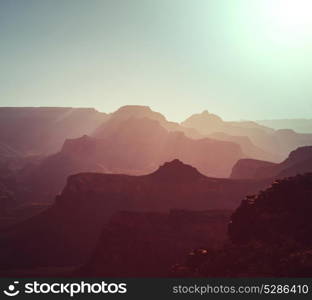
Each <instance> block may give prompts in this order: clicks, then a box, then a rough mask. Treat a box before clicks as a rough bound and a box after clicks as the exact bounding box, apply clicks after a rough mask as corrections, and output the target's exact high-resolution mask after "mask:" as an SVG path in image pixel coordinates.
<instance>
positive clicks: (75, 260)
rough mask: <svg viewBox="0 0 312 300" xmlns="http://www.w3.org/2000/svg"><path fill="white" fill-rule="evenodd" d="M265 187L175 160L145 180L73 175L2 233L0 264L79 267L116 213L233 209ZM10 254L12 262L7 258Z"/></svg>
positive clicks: (128, 177) (110, 176)
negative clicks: (37, 209) (49, 200)
mask: <svg viewBox="0 0 312 300" xmlns="http://www.w3.org/2000/svg"><path fill="white" fill-rule="evenodd" d="M266 184H267V183H266V182H263V181H254V182H245V181H238V180H235V181H231V180H226V179H213V178H207V177H205V176H204V175H202V174H200V173H199V172H198V171H197V170H196V169H194V168H193V167H191V166H187V165H184V164H183V163H181V162H179V161H177V160H176V161H173V162H171V163H167V164H165V165H163V166H161V167H160V168H159V169H158V170H157V171H156V172H154V173H152V174H150V175H145V176H127V175H113V174H93V173H84V174H77V175H73V176H70V177H69V178H68V182H67V185H66V187H65V188H64V190H63V192H62V193H61V195H59V196H58V197H57V198H56V202H55V204H54V205H53V206H52V207H51V208H49V209H47V210H46V211H45V212H43V213H42V214H40V215H38V216H35V217H33V218H31V219H29V220H27V221H25V222H24V223H22V224H20V225H17V226H16V227H14V228H13V229H12V230H10V231H8V232H7V233H6V234H5V236H4V237H3V238H2V240H1V241H2V242H3V243H5V244H6V248H5V249H6V250H4V251H3V252H2V256H1V257H2V258H1V262H2V263H5V264H7V265H8V266H10V265H11V267H12V264H13V265H14V264H15V265H17V266H23V265H24V266H27V265H28V266H35V265H45V266H47V265H49V266H51V265H76V264H80V263H83V262H84V261H85V260H86V259H87V258H88V257H89V256H90V255H91V252H92V251H93V248H94V247H95V244H96V241H97V239H98V237H99V235H100V232H101V230H102V228H103V225H104V224H105V222H107V220H108V219H109V217H110V216H111V215H112V214H114V213H116V212H118V211H123V210H127V211H139V212H147V211H154V212H168V211H169V210H170V209H188V210H206V209H233V208H235V207H236V206H237V205H238V203H239V201H240V199H241V198H242V197H244V196H245V195H247V194H250V193H254V192H256V191H258V190H260V189H261V188H263V187H264V186H265V185H266ZM27 240H31V241H33V242H32V243H31V244H29V243H27ZM16 251H18V252H19V256H18V258H15V259H10V258H11V255H12V253H15V252H16Z"/></svg>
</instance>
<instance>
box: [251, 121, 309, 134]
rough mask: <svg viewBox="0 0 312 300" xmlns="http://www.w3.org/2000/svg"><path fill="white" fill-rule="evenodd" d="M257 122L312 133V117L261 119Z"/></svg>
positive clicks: (275, 127)
mask: <svg viewBox="0 0 312 300" xmlns="http://www.w3.org/2000/svg"><path fill="white" fill-rule="evenodd" d="M257 123H259V124H261V125H264V126H268V127H271V128H274V129H276V130H278V129H284V128H288V129H292V130H294V131H296V132H300V133H312V119H276V120H260V121H257Z"/></svg>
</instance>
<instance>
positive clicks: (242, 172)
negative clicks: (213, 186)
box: [231, 146, 312, 179]
mask: <svg viewBox="0 0 312 300" xmlns="http://www.w3.org/2000/svg"><path fill="white" fill-rule="evenodd" d="M307 172H312V146H311V147H301V148H298V149H297V150H295V151H292V152H291V153H290V154H289V156H288V158H287V159H286V160H284V161H283V162H281V163H280V164H274V163H270V162H266V161H258V160H253V159H241V160H239V161H238V162H237V163H236V164H235V165H234V167H233V170H232V174H231V178H233V179H234V178H240V179H243V178H244V179H247V178H249V179H256V178H257V179H260V178H283V177H288V176H295V175H297V174H304V173H307Z"/></svg>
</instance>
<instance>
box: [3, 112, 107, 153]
mask: <svg viewBox="0 0 312 300" xmlns="http://www.w3.org/2000/svg"><path fill="white" fill-rule="evenodd" d="M105 118H106V114H105V113H100V112H98V111H96V110H95V109H93V108H70V107H69V108H65V107H38V108H35V107H2V108H0V142H1V143H4V144H6V145H8V146H10V147H12V148H13V149H15V151H19V152H21V153H23V154H49V153H54V152H56V151H58V150H59V149H60V148H61V146H62V144H63V143H64V141H65V139H67V138H77V137H79V136H81V135H83V134H90V133H91V132H92V131H93V130H95V128H97V127H98V126H99V125H100V124H101V123H102V122H103V121H104V120H105Z"/></svg>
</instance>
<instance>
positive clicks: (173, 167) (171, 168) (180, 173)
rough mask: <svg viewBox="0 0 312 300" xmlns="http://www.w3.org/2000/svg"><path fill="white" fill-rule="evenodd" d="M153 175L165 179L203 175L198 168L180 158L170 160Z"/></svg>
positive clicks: (191, 177) (192, 177) (194, 177)
mask: <svg viewBox="0 0 312 300" xmlns="http://www.w3.org/2000/svg"><path fill="white" fill-rule="evenodd" d="M152 175H153V176H158V177H161V178H164V179H166V180H167V179H171V178H172V179H175V180H176V179H177V178H178V179H188V180H190V179H197V178H199V177H201V176H204V175H202V174H201V173H199V172H198V171H197V169H196V168H194V167H192V166H190V165H187V164H185V163H183V162H182V161H180V160H179V159H174V160H172V161H170V162H165V163H164V164H163V165H161V166H160V167H159V168H158V170H156V171H155V172H154V173H153V174H152Z"/></svg>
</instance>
